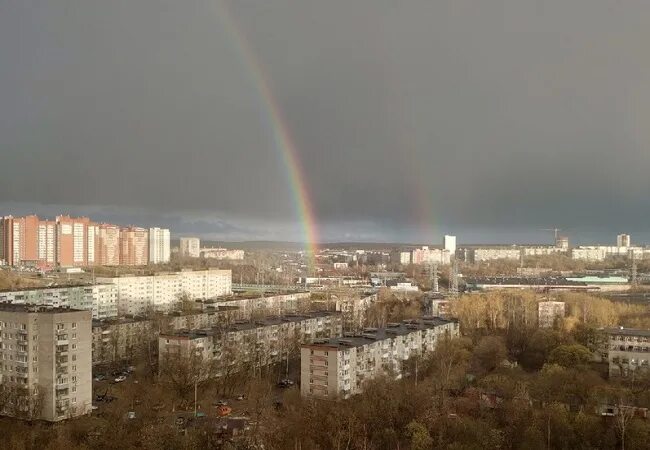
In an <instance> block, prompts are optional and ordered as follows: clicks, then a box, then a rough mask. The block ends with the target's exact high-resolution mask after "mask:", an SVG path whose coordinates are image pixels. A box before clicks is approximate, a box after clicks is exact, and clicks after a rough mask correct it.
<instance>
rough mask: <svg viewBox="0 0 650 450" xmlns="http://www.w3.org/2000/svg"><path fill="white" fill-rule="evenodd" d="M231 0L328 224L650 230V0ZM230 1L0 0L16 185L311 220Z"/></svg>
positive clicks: (158, 205) (5, 197)
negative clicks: (295, 192)
mask: <svg viewBox="0 0 650 450" xmlns="http://www.w3.org/2000/svg"><path fill="white" fill-rule="evenodd" d="M230 10H231V12H232V15H233V17H235V19H236V21H237V23H238V26H239V27H240V29H241V31H242V32H243V34H245V35H246V36H247V37H248V40H249V41H250V46H251V48H252V49H253V51H254V52H255V53H256V55H257V57H258V58H259V62H260V66H261V67H263V68H264V71H265V72H266V75H267V76H268V79H269V83H270V85H271V87H272V90H273V92H274V94H275V96H276V99H277V102H278V104H279V105H280V107H281V109H282V111H283V113H284V115H285V118H286V122H287V125H288V128H289V129H290V130H291V132H292V134H293V136H294V139H295V142H296V144H297V148H298V153H299V156H300V159H301V161H302V165H303V166H304V169H305V179H306V180H307V183H308V185H309V188H310V191H311V193H312V198H313V203H314V209H315V211H316V213H317V215H318V217H319V222H320V225H321V230H322V233H321V234H322V236H324V238H326V239H330V240H336V239H347V240H406V241H417V240H418V239H420V238H422V236H424V235H423V234H422V233H423V231H422V230H425V229H427V228H430V229H434V230H436V232H442V231H448V232H449V231H454V230H456V231H458V232H459V234H460V233H462V232H465V233H466V235H467V236H468V238H467V240H477V239H480V238H481V237H482V238H484V239H492V240H494V239H499V240H501V239H502V235H503V230H508V231H507V232H508V233H509V235H510V236H515V238H518V239H535V236H536V235H535V230H538V229H539V228H545V227H548V226H551V225H559V226H562V227H565V228H567V229H569V230H576V232H581V233H598V232H602V233H603V234H604V235H605V234H608V233H613V232H616V231H621V230H622V229H625V230H637V231H639V232H643V231H645V230H646V229H647V226H646V224H647V223H648V218H649V215H650V214H649V213H648V211H650V197H649V196H648V194H647V193H648V191H649V189H648V188H649V187H650V182H649V181H648V180H650V178H649V177H648V173H650V148H649V146H650V131H648V130H650V128H648V126H647V124H648V123H650V106H649V105H650V88H648V86H650V53H648V52H647V49H646V47H647V42H648V41H649V40H650V31H649V29H648V27H647V23H648V21H650V4H648V3H647V2H642V1H630V2H625V4H620V3H615V2H611V1H608V0H569V1H566V0H564V1H560V0H547V1H544V2H540V1H535V0H495V1H491V2H485V1H480V0H453V1H452V0H446V1H435V2H432V1H429V0H426V1H425V0H410V1H405V2H394V1H382V0H356V1H349V0H347V1H343V0H330V1H326V2H323V1H318V0H302V1H295V0H267V1H263V2H262V1H253V0H242V1H237V2H231V3H230ZM221 11H222V9H221V8H220V7H219V5H218V0H210V1H208V0H194V1H187V2H174V1H171V0H155V1H154V0H140V1H138V2H132V1H127V0H114V1H111V2H100V1H87V0H86V1H81V0H78V1H74V0H49V1H31V2H13V1H9V0H0V61H2V63H1V64H0V152H2V153H1V155H0V156H1V160H0V203H5V204H6V203H7V202H19V203H21V204H24V205H25V204H27V205H34V206H33V208H36V209H38V208H43V206H40V207H39V206H38V205H37V204H41V205H48V204H49V205H53V204H66V205H73V206H71V207H76V208H79V209H80V210H89V209H92V208H100V209H101V205H113V206H112V207H110V208H105V209H106V210H107V211H110V213H108V214H107V215H113V216H115V215H120V214H121V217H124V218H125V219H127V218H128V219H133V220H132V221H133V222H142V223H144V222H149V221H152V220H158V218H161V220H163V218H164V220H165V221H167V223H170V224H172V225H170V226H177V227H180V229H182V230H183V231H185V230H187V232H191V231H192V230H191V228H192V227H193V226H194V227H195V228H196V233H202V234H206V235H207V234H210V233H214V234H218V235H219V236H223V237H227V236H237V238H247V237H248V236H250V238H255V237H256V236H259V237H260V238H268V237H278V238H292V237H293V238H296V237H298V236H299V235H297V233H298V232H299V227H298V225H297V223H296V220H295V212H294V208H293V203H292V202H293V200H292V197H291V192H290V190H289V188H288V181H287V173H286V169H285V168H284V167H283V165H282V163H281V159H280V156H279V153H278V150H277V149H275V148H274V146H273V142H272V135H271V133H270V131H269V130H268V127H267V121H266V120H265V118H264V109H263V106H262V105H263V102H262V101H261V99H260V98H259V95H258V92H257V90H256V88H255V86H254V85H253V81H254V77H252V76H251V74H250V73H249V70H250V68H249V67H247V66H246V64H245V62H244V61H243V60H242V58H241V55H239V54H238V46H237V43H236V42H235V39H234V37H233V35H232V34H229V32H228V31H227V30H226V28H224V27H223V17H219V14H221ZM30 207H31V206H30ZM127 208H128V211H132V212H128V213H127V212H124V211H127ZM3 212H4V211H3ZM7 212H11V211H7ZM36 212H38V211H36ZM182 217H186V218H190V219H186V220H176V219H174V218H182ZM429 217H434V218H435V223H434V224H431V225H429V224H422V223H421V222H422V221H423V220H425V218H429ZM138 219H139V220H138ZM267 223H272V224H273V226H271V227H267V226H265V225H266V224H267ZM490 230H492V231H490ZM494 230H499V232H496V231H494ZM427 237H428V236H427ZM474 237H476V239H474ZM541 238H542V239H543V238H546V236H545V235H544V234H543V233H542V234H541Z"/></svg>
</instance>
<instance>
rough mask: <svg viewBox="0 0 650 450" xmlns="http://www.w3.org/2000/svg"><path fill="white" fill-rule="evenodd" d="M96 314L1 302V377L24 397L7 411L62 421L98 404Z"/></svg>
mask: <svg viewBox="0 0 650 450" xmlns="http://www.w3.org/2000/svg"><path fill="white" fill-rule="evenodd" d="M91 344H92V335H91V313H90V311H76V310H72V309H64V308H45V307H37V306H24V305H23V306H21V305H0V379H1V382H2V384H3V385H4V386H6V387H9V388H11V389H16V392H17V393H19V395H21V400H20V401H19V402H13V403H11V402H10V403H9V404H7V405H6V407H5V410H4V411H2V414H5V415H10V416H15V417H19V418H26V419H34V418H36V419H42V420H47V421H58V420H63V419H67V418H71V417H76V416H80V415H83V414H87V413H89V412H90V410H91V406H92V372H91Z"/></svg>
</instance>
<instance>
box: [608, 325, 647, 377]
mask: <svg viewBox="0 0 650 450" xmlns="http://www.w3.org/2000/svg"><path fill="white" fill-rule="evenodd" d="M605 333H606V334H607V337H608V341H607V361H608V363H609V375H610V376H627V375H629V374H630V373H631V372H634V371H635V370H639V369H643V370H648V368H650V330H640V329H634V328H623V327H620V328H609V329H606V330H605Z"/></svg>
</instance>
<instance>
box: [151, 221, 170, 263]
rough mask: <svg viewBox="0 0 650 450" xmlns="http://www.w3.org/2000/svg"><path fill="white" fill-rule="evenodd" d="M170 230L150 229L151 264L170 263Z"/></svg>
mask: <svg viewBox="0 0 650 450" xmlns="http://www.w3.org/2000/svg"><path fill="white" fill-rule="evenodd" d="M169 241H170V238H169V230H168V229H166V228H149V264H164V263H168V262H169Z"/></svg>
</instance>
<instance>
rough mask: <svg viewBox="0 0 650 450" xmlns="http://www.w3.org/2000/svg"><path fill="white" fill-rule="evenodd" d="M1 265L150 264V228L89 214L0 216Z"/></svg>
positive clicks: (82, 265) (79, 265) (76, 265)
mask: <svg viewBox="0 0 650 450" xmlns="http://www.w3.org/2000/svg"><path fill="white" fill-rule="evenodd" d="M167 236H169V231H168V230H167ZM167 239H169V237H167ZM0 264H7V265H11V266H19V265H27V266H36V267H55V266H59V267H84V266H92V265H103V266H118V265H134V266H140V265H146V264H149V230H148V229H146V228H140V227H135V226H129V227H125V228H121V227H119V226H118V225H112V224H106V223H102V224H97V223H95V222H92V221H91V220H90V219H89V218H88V217H70V216H63V215H61V216H57V217H56V218H55V220H41V219H39V218H38V216H35V215H29V216H24V217H12V216H5V217H0Z"/></svg>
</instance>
